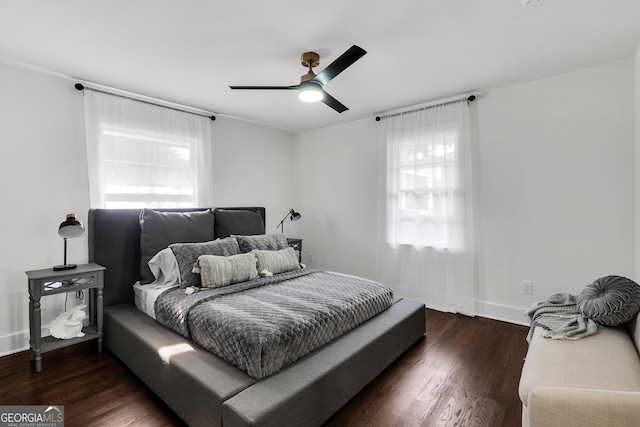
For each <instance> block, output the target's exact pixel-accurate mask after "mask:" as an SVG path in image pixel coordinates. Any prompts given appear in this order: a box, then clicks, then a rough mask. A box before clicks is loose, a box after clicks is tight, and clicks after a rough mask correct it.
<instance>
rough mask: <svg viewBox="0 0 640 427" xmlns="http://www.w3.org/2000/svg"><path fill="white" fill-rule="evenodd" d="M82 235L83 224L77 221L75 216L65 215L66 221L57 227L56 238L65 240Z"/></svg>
mask: <svg viewBox="0 0 640 427" xmlns="http://www.w3.org/2000/svg"><path fill="white" fill-rule="evenodd" d="M83 234H84V224H82V222H80V221H78V219H77V218H76V214H72V213H70V214H67V219H66V220H65V221H64V222H62V223H61V224H60V227H58V236H60V237H64V238H67V239H73V238H76V237H80V236H82V235H83Z"/></svg>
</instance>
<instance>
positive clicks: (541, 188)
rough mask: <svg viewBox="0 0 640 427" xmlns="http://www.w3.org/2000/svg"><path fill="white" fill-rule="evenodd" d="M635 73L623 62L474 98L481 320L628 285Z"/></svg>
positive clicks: (631, 272) (631, 246) (630, 272)
mask: <svg viewBox="0 0 640 427" xmlns="http://www.w3.org/2000/svg"><path fill="white" fill-rule="evenodd" d="M632 73H633V62H632V61H631V60H625V61H619V62H615V63H611V64H605V65H602V66H599V67H593V68H588V69H584V70H579V71H575V72H572V73H567V74H562V75H559V76H555V77H551V78H547V79H542V80H536V81H533V82H528V83H524V84H519V85H514V86H509V87H504V88H499V89H495V90H491V91H489V92H488V93H487V94H486V95H485V96H482V97H481V98H480V100H479V103H478V134H479V135H478V136H479V138H478V139H479V152H480V156H479V166H480V173H481V175H480V192H479V199H480V203H481V238H482V249H483V252H482V256H481V260H480V267H481V283H482V286H481V288H480V292H479V300H480V301H481V305H480V312H481V313H483V314H487V315H489V316H496V317H505V318H513V317H514V316H516V315H517V312H518V311H519V310H520V309H521V308H526V307H529V306H530V305H531V303H534V302H536V301H541V300H544V299H545V298H546V297H548V296H549V295H551V294H553V293H556V292H568V293H572V294H577V293H579V292H580V291H581V290H582V289H583V288H584V286H585V285H586V284H588V283H590V282H591V281H593V280H594V279H596V278H598V277H601V276H605V275H609V274H619V275H624V276H629V277H631V278H634V242H633V227H634V194H633V192H634V186H633V179H634V178H633V173H634V172H633V171H634V165H633V126H634V124H633V95H632V94H633V74H632ZM522 280H531V281H533V283H534V294H533V295H532V296H525V295H522V287H521V282H522Z"/></svg>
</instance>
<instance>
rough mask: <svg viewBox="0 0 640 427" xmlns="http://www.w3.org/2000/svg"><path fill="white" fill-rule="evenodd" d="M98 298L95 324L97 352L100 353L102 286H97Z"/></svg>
mask: <svg viewBox="0 0 640 427" xmlns="http://www.w3.org/2000/svg"><path fill="white" fill-rule="evenodd" d="M97 290H98V298H97V301H96V310H97V319H96V326H97V328H98V353H102V302H103V297H102V288H98V289H97Z"/></svg>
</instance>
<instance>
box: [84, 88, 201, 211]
mask: <svg viewBox="0 0 640 427" xmlns="http://www.w3.org/2000/svg"><path fill="white" fill-rule="evenodd" d="M85 115H86V125H87V156H88V159H89V178H90V179H89V186H90V194H91V198H90V199H91V200H90V202H91V206H92V207H105V208H141V207H155V208H178V207H179V208H184V207H196V206H205V205H208V203H211V200H210V199H211V198H210V194H209V193H210V188H211V185H210V183H209V181H210V179H209V178H208V171H210V168H209V167H207V164H208V163H210V161H211V156H210V154H208V153H209V152H210V150H209V149H208V147H209V145H210V138H211V137H210V129H209V126H210V123H209V119H208V118H206V117H199V116H196V115H194V114H190V113H185V112H180V111H175V110H171V109H167V108H165V107H161V106H155V105H149V104H146V103H142V102H139V101H135V100H131V99H126V98H122V97H118V96H112V95H108V94H103V93H100V92H93V91H87V90H85Z"/></svg>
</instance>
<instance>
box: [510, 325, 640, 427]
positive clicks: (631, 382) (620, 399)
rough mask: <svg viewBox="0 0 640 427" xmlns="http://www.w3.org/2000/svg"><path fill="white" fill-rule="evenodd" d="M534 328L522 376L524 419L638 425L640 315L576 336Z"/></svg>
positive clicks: (528, 422)
mask: <svg viewBox="0 0 640 427" xmlns="http://www.w3.org/2000/svg"><path fill="white" fill-rule="evenodd" d="M543 332H544V330H543V328H540V327H537V328H535V330H534V333H533V336H532V338H531V342H530V343H529V350H528V353H527V357H526V359H525V363H524V367H523V369H522V376H521V378H520V387H519V395H520V400H521V401H522V425H523V426H525V427H543V426H562V427H571V426H576V427H589V426H594V427H595V426H598V427H602V426H615V427H622V426H629V427H631V426H634V427H637V426H640V354H639V352H640V320H639V319H638V316H637V315H636V316H635V317H634V318H632V319H631V320H630V321H628V322H626V323H624V324H622V325H619V326H599V327H598V332H597V333H595V334H594V335H591V336H587V337H585V338H582V339H578V340H557V339H550V338H545V337H544V336H543Z"/></svg>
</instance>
